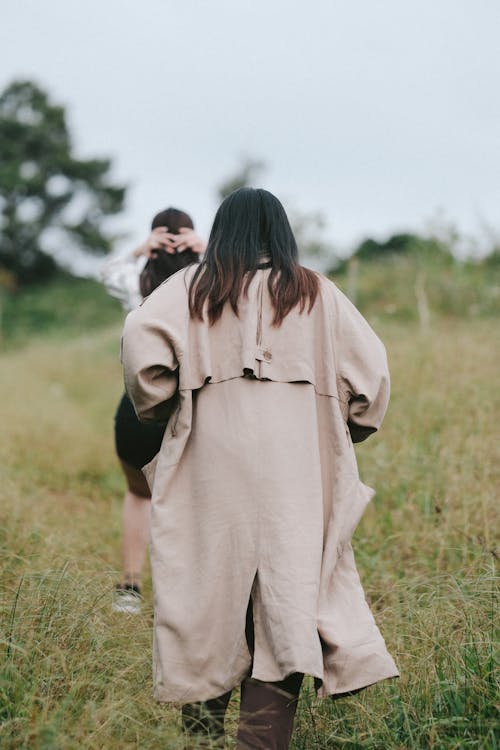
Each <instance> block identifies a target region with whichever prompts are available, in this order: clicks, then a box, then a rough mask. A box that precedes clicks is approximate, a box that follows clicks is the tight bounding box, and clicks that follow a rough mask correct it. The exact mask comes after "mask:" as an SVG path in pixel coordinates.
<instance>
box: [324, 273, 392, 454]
mask: <svg viewBox="0 0 500 750" xmlns="http://www.w3.org/2000/svg"><path fill="white" fill-rule="evenodd" d="M334 296H335V321H334V330H335V342H334V344H335V350H336V352H337V381H338V388H339V396H340V398H341V400H342V401H343V402H344V407H345V408H344V416H345V418H346V422H347V426H348V428H349V432H350V434H351V438H352V441H353V443H360V442H361V441H362V440H366V438H367V437H369V435H371V434H372V433H373V432H376V431H377V430H378V429H379V427H380V425H381V424H382V420H383V418H384V415H385V412H386V410H387V405H388V403H389V395H390V376H389V368H388V365H387V355H386V351H385V347H384V345H383V343H382V342H381V341H380V339H379V338H378V336H377V335H376V333H375V332H374V331H373V330H372V328H371V327H370V325H369V324H368V323H367V321H366V320H365V319H364V318H363V316H362V315H361V313H360V312H359V310H357V309H356V307H354V305H353V304H352V302H350V301H349V300H348V299H347V297H346V296H345V295H344V294H343V293H342V292H341V291H340V290H339V289H337V287H335V286H334Z"/></svg>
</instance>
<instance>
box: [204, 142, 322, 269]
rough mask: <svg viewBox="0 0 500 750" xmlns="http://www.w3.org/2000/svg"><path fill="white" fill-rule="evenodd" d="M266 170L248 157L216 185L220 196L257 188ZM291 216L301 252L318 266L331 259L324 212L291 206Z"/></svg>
mask: <svg viewBox="0 0 500 750" xmlns="http://www.w3.org/2000/svg"><path fill="white" fill-rule="evenodd" d="M266 169H267V165H266V163H265V162H264V161H262V160H261V159H254V158H251V157H245V158H244V159H243V160H242V161H241V163H240V165H239V167H238V168H237V169H236V171H235V172H234V173H233V174H232V175H230V176H229V177H227V178H226V179H225V180H223V182H221V183H220V185H219V186H218V188H217V196H218V197H219V199H220V200H221V201H222V200H224V198H227V196H228V195H230V194H231V193H232V192H234V191H235V190H238V189H239V188H242V187H257V185H256V184H255V182H256V179H257V177H259V176H260V175H261V174H263V173H264V172H265V171H266ZM288 216H289V219H290V224H291V226H292V230H293V233H294V235H295V239H296V240H297V244H298V246H299V250H300V254H301V255H302V256H307V257H308V258H309V259H311V260H313V261H314V262H315V264H316V265H318V266H323V265H325V263H326V264H327V263H328V261H331V259H332V257H333V256H334V251H333V249H332V247H331V245H330V243H328V242H326V241H325V240H324V239H323V237H322V233H323V231H324V228H325V224H326V222H325V218H324V216H323V214H322V213H320V212H308V211H297V210H295V209H292V211H288Z"/></svg>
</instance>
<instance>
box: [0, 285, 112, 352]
mask: <svg viewBox="0 0 500 750" xmlns="http://www.w3.org/2000/svg"><path fill="white" fill-rule="evenodd" d="M122 319H123V310H122V308H121V307H120V305H119V303H118V302H117V301H116V300H115V299H112V298H111V297H110V296H109V294H107V292H106V290H105V289H104V287H103V285H102V284H99V283H98V282H97V281H92V280H90V279H78V278H76V277H75V276H70V275H69V274H66V273H63V272H60V273H59V274H58V275H57V276H56V278H55V280H53V281H51V282H50V283H45V284H39V285H32V286H29V287H26V288H24V289H21V290H17V291H15V290H6V289H4V290H3V291H1V287H0V344H1V345H3V346H9V345H19V344H22V343H24V342H25V341H27V340H29V339H32V338H36V337H38V336H47V335H58V336H75V335H81V334H84V333H86V332H87V331H90V330H95V329H97V328H101V327H103V326H107V325H112V324H114V323H119V322H120V321H121V320H122Z"/></svg>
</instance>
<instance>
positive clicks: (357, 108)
mask: <svg viewBox="0 0 500 750" xmlns="http://www.w3.org/2000/svg"><path fill="white" fill-rule="evenodd" d="M1 27H2V30H1V32H0V34H1V40H0V41H1V44H0V85H1V86H2V87H3V86H4V85H5V84H7V83H9V82H10V81H11V80H12V79H13V78H33V79H35V80H36V81H37V82H38V83H39V84H41V85H42V86H44V87H46V88H47V89H48V90H49V92H50V94H51V95H52V97H53V99H54V100H55V101H57V102H60V103H63V104H65V105H66V106H67V107H68V111H69V124H70V127H71V131H72V133H73V134H74V141H75V146H76V148H77V152H78V155H80V156H82V157H91V156H111V157H112V158H113V160H114V176H115V178H116V179H117V180H119V181H120V180H121V181H124V182H126V183H127V184H128V185H129V186H130V189H129V193H128V201H127V207H126V212H125V214H124V216H123V221H122V226H123V230H124V231H128V232H130V242H131V243H132V242H134V241H135V240H137V239H139V238H141V237H142V235H143V234H144V233H145V231H146V230H147V228H148V225H149V222H150V219H151V216H152V214H153V213H154V212H156V211H157V210H159V209H161V208H163V207H165V206H167V205H174V206H178V207H180V208H183V209H185V210H187V211H188V212H190V213H191V214H192V215H193V217H194V219H195V222H196V223H197V226H198V227H199V229H200V230H201V231H202V232H203V233H204V234H206V233H208V231H209V228H210V224H211V220H212V217H213V214H214V210H215V208H216V206H217V200H216V196H215V186H216V185H217V184H218V183H220V181H221V180H222V179H223V178H224V177H226V176H227V175H229V174H230V173H231V172H232V171H234V169H235V168H236V167H237V165H238V162H239V159H240V157H241V155H242V154H247V155H250V156H253V157H257V158H260V159H263V160H264V161H265V162H266V163H267V164H268V170H267V172H266V173H265V174H264V175H263V176H262V179H261V180H260V184H261V186H262V187H266V188H268V189H269V190H271V191H273V192H274V193H276V194H277V195H278V197H280V198H281V199H282V201H283V202H284V204H285V207H287V208H291V207H295V208H299V209H301V210H315V211H316V210H319V211H322V212H323V213H324V214H325V217H326V218H327V221H328V226H327V230H326V236H327V238H328V239H331V240H332V242H333V243H335V244H337V245H338V246H340V247H343V248H345V247H349V246H352V245H353V244H354V243H355V242H356V241H357V240H358V239H359V238H360V237H362V236H365V235H368V234H370V235H375V236H377V237H380V238H384V237H386V236H387V235H388V234H389V233H390V232H392V231H395V230H399V229H404V228H409V229H416V230H419V229H422V228H424V227H425V226H426V224H427V223H428V222H429V220H430V219H432V217H434V216H435V215H436V212H437V211H443V212H444V214H445V215H446V217H447V218H448V219H450V220H453V221H454V222H456V224H457V225H458V226H459V228H460V229H461V230H462V231H463V232H472V233H475V234H481V231H482V230H481V225H482V223H483V222H486V223H489V224H491V225H493V226H494V227H495V228H496V229H497V230H499V231H500V216H499V207H500V93H499V92H500V44H499V39H500V2H499V0H418V2H417V0H414V2H411V1H410V0H406V1H402V0H309V1H308V2H304V1H303V0H182V1H181V0H178V2H175V3H174V2H172V0H141V2H137V0H135V1H132V0H85V2H81V0H42V1H40V0H2V3H1Z"/></svg>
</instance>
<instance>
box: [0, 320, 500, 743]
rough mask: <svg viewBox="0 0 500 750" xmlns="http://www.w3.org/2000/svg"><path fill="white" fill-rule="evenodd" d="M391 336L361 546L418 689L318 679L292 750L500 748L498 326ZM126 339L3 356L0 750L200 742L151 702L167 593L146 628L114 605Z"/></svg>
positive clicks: (110, 333)
mask: <svg viewBox="0 0 500 750" xmlns="http://www.w3.org/2000/svg"><path fill="white" fill-rule="evenodd" d="M378 331H379V333H380V334H381V336H382V338H383V339H384V341H385V342H386V344H387V346H388V350H389V357H390V363H391V370H392V378H393V398H392V403H391V407H390V410H389V413H388V416H387V419H386V422H385V424H384V426H383V429H382V431H381V432H380V434H379V435H378V436H375V437H373V438H371V439H370V440H368V441H367V443H366V444H363V445H362V446H360V448H359V450H358V456H359V463H360V467H361V473H362V476H363V479H364V480H365V481H366V482H367V483H368V484H371V485H373V486H374V487H376V489H377V495H376V497H375V499H374V501H373V502H372V503H371V504H370V506H369V507H368V509H367V511H366V513H365V516H364V518H363V520H362V522H361V524H360V526H359V528H358V530H357V532H356V535H355V539H354V545H353V546H354V550H355V554H356V558H357V562H358V567H359V570H360V575H361V579H362V581H363V584H364V586H365V590H366V594H367V597H368V599H369V601H370V604H371V606H372V609H373V612H374V614H375V617H376V619H377V622H378V624H379V627H380V629H381V631H382V633H383V635H384V637H385V638H386V641H387V645H388V648H389V650H390V652H391V653H392V654H393V655H394V658H395V659H396V662H397V664H398V666H399V669H400V671H401V678H400V680H393V681H387V682H384V683H380V684H378V685H376V686H373V687H371V688H369V689H367V690H366V691H364V692H363V693H360V694H359V695H357V696H354V697H353V698H348V699H342V700H339V701H337V702H335V703H332V702H330V701H329V700H323V701H317V700H316V699H315V698H314V695H313V691H312V685H311V683H310V682H309V681H307V682H306V685H305V687H304V690H303V693H302V698H301V702H300V707H299V713H298V718H297V729H296V734H295V738H294V743H293V747H294V748H295V750H299V749H300V750H320V749H323V748H325V749H326V748H328V750H330V749H331V750H335V749H336V748H349V750H351V749H352V750H358V749H359V750H361V749H368V748H370V749H371V750H382V749H383V750H403V749H404V750H417V748H418V749H419V750H420V749H422V750H424V749H425V750H427V748H429V749H431V750H454V749H456V750H458V749H460V750H461V749H462V748H481V749H482V750H495V749H496V748H498V747H499V742H498V733H497V732H498V715H497V714H496V713H495V701H496V700H497V698H498V693H497V692H496V689H497V686H496V684H495V672H494V661H495V636H496V633H495V624H496V620H495V617H496V612H497V609H498V599H497V594H498V588H497V586H496V581H495V565H496V562H497V559H498V558H497V555H498V553H497V551H496V547H495V545H496V543H497V540H496V538H495V522H496V521H497V513H496V502H497V498H496V490H495V485H496V486H498V478H499V477H498V474H499V466H500V456H499V448H498V441H495V439H496V423H495V419H496V417H495V415H496V414H498V409H499V406H500V403H499V402H500V394H499V392H498V389H497V388H495V383H496V382H497V377H498V369H499V361H498V360H499V357H498V353H497V352H496V349H495V346H494V341H495V340H496V338H497V323H496V321H494V320H488V319H482V320H481V319H479V320H465V319H461V320H449V321H443V320H439V321H436V322H435V324H434V326H433V327H431V329H430V330H429V331H428V332H427V333H425V332H422V331H421V330H420V328H419V327H418V325H416V324H411V323H408V324H403V323H401V322H391V321H387V320H385V321H379V327H378ZM118 338H119V328H117V327H113V328H109V329H103V330H98V331H94V332H90V333H88V334H87V335H84V336H82V335H80V336H78V337H73V338H72V339H63V338H60V337H59V338H50V337H49V338H45V339H40V340H34V341H32V342H31V343H29V344H27V345H25V346H24V347H23V348H22V349H12V350H10V351H8V352H7V353H4V355H3V357H2V363H1V369H0V383H1V387H2V394H3V405H2V411H3V425H4V429H3V430H2V432H1V434H0V463H1V465H2V467H3V470H2V472H3V473H2V483H1V493H2V498H1V506H0V507H1V519H0V544H1V547H0V549H1V555H2V571H1V577H0V585H1V588H2V591H1V610H0V633H1V662H2V666H1V672H0V721H1V724H0V747H1V748H2V750H24V749H28V748H29V749H30V750H31V749H35V750H73V749H75V750H76V749H77V748H78V750H83V749H85V750H123V749H127V748H130V749H132V748H141V749H144V750H148V749H149V750H153V749H154V750H156V748H165V749H169V748H170V749H171V750H176V749H177V748H178V749H179V750H180V748H181V747H182V742H181V738H180V736H179V718H178V711H177V709H176V708H175V707H171V706H159V705H156V704H155V703H154V702H153V700H152V697H151V693H152V679H151V667H150V660H151V635H152V611H151V593H150V587H149V581H148V583H147V586H146V591H145V598H146V606H145V609H144V612H143V614H141V615H140V616H139V617H136V618H130V617H127V616H121V615H117V614H114V613H112V612H111V606H110V604H111V591H112V587H113V584H114V582H115V581H116V580H117V576H118V573H117V569H118V567H119V562H120V561H119V546H120V512H121V494H122V491H123V481H122V477H121V475H120V471H119V469H118V467H117V464H116V460H115V457H114V453H113V444H112V415H113V411H114V408H115V404H116V402H117V400H118V397H119V395H120V392H121V373H120V366H119V361H118ZM7 425H8V429H7V428H6V426H7ZM193 606H196V603H195V602H194V603H193ZM237 704H238V698H237V695H235V698H234V701H233V702H232V704H231V707H230V713H229V718H228V726H229V729H230V730H232V729H234V727H235V724H236V720H237V707H238V706H237ZM231 746H232V745H231V742H230V741H228V747H231Z"/></svg>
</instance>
